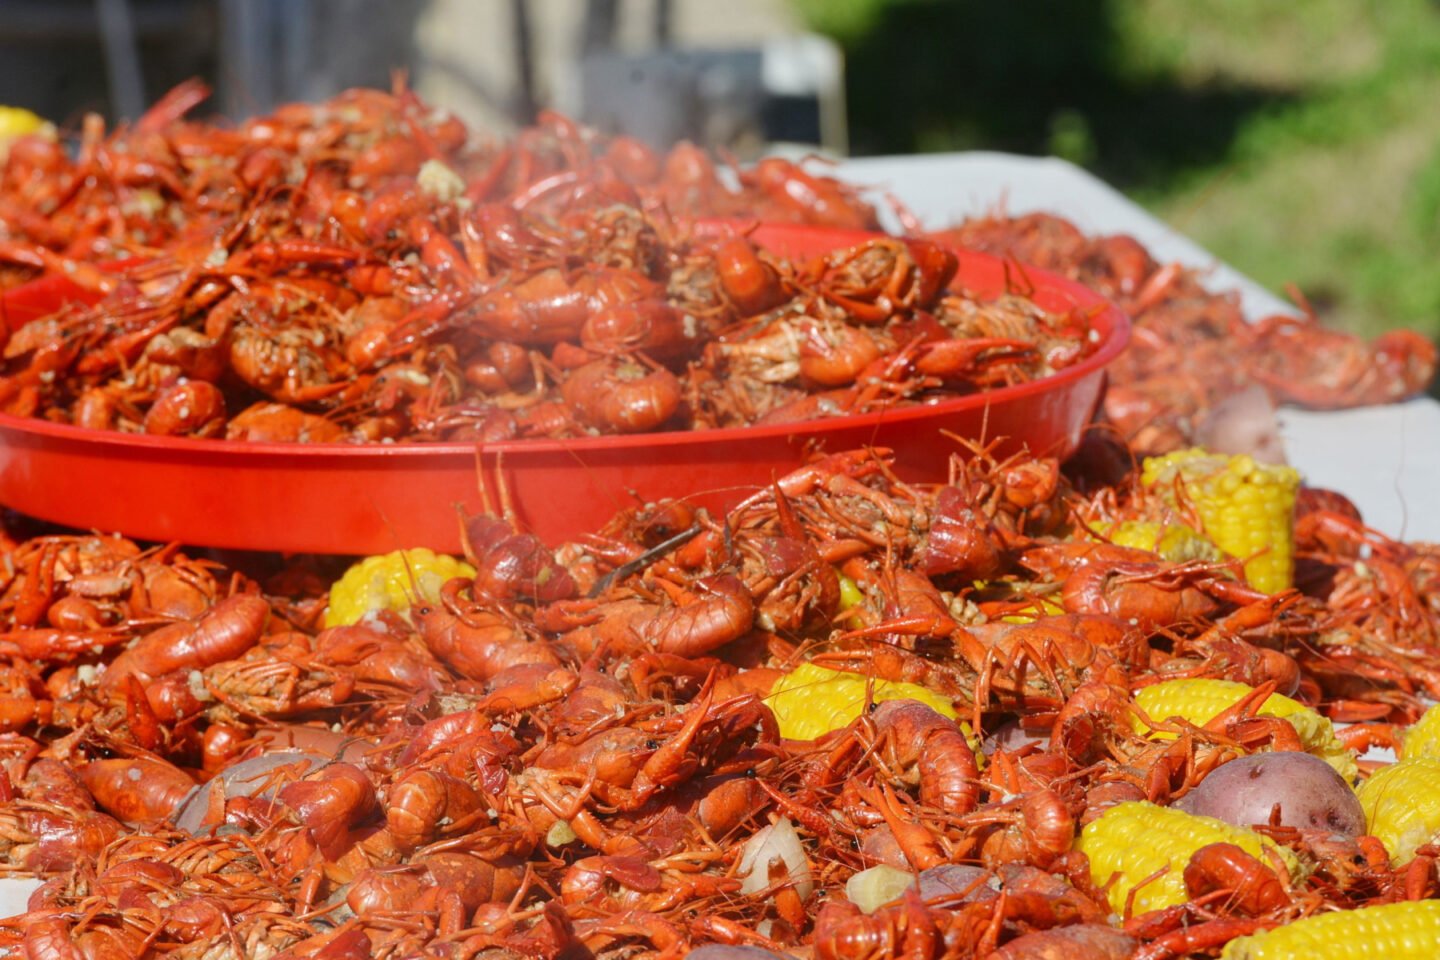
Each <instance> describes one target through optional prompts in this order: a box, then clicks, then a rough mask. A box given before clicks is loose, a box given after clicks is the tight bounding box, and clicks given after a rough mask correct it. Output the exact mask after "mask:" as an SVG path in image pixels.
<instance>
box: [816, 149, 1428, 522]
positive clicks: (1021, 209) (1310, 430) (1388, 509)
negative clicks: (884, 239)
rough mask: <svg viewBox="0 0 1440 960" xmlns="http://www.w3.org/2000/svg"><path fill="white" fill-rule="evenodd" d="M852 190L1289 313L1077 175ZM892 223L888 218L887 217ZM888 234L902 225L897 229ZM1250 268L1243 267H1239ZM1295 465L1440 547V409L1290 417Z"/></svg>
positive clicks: (918, 181) (963, 165)
mask: <svg viewBox="0 0 1440 960" xmlns="http://www.w3.org/2000/svg"><path fill="white" fill-rule="evenodd" d="M837 171H838V174H839V175H840V176H841V177H844V178H845V179H847V180H849V181H851V182H854V183H860V184H865V185H868V186H870V187H872V188H873V189H874V191H875V193H876V196H877V197H879V196H881V195H882V194H883V193H887V192H888V193H890V194H893V195H894V196H895V197H896V198H897V199H899V200H900V201H901V202H902V203H903V204H904V205H905V206H906V207H908V208H909V209H910V210H911V211H912V212H913V213H914V214H916V215H917V216H918V217H919V218H920V219H921V221H922V222H924V224H925V225H926V226H927V227H932V228H934V227H943V226H946V225H949V224H951V223H953V222H955V221H956V220H959V219H961V218H962V217H967V216H975V215H979V214H984V213H988V212H992V211H994V210H996V209H999V208H1003V209H1004V210H1005V211H1006V212H1009V213H1013V214H1022V213H1029V212H1031V211H1036V210H1045V211H1049V212H1052V213H1056V214H1059V215H1061V216H1064V217H1066V218H1068V219H1069V220H1071V221H1073V222H1074V223H1075V225H1076V226H1078V227H1079V228H1080V229H1081V230H1084V231H1085V232H1087V233H1129V234H1132V235H1133V236H1134V237H1135V238H1136V239H1137V240H1139V241H1140V242H1141V243H1143V244H1144V245H1145V246H1146V247H1147V248H1149V250H1150V251H1151V253H1152V254H1153V255H1154V256H1155V258H1156V259H1157V260H1160V261H1162V262H1169V261H1172V260H1173V261H1179V262H1180V263H1183V264H1186V265H1187V266H1191V267H1196V268H1200V269H1204V270H1207V271H1208V282H1209V284H1210V286H1211V288H1212V289H1215V290H1238V291H1239V292H1240V298H1241V304H1242V306H1243V308H1244V310H1245V313H1246V315H1247V316H1248V317H1250V318H1252V319H1253V318H1256V317H1260V316H1265V315H1267V314H1272V313H1279V312H1284V311H1288V310H1293V307H1291V306H1290V305H1289V304H1287V303H1286V302H1285V301H1284V300H1281V299H1280V298H1279V297H1277V296H1275V294H1273V293H1271V292H1270V291H1269V290H1267V289H1265V288H1264V287H1262V286H1260V285H1259V284H1257V283H1255V282H1254V281H1252V280H1250V279H1249V278H1247V277H1246V276H1245V275H1244V274H1242V273H1240V272H1239V271H1238V270H1236V269H1235V268H1233V267H1231V266H1228V265H1226V264H1224V263H1221V262H1220V261H1219V260H1217V259H1216V258H1215V256H1214V255H1213V254H1211V253H1209V252H1208V251H1207V250H1205V249H1204V248H1203V247H1201V246H1199V245H1198V244H1196V243H1195V242H1194V241H1192V240H1190V239H1188V238H1186V237H1184V236H1182V235H1181V234H1179V233H1178V232H1176V231H1175V230H1172V229H1171V228H1170V227H1169V226H1167V225H1166V224H1164V223H1162V222H1161V221H1160V220H1158V219H1156V218H1155V217H1153V216H1151V215H1150V214H1149V213H1147V212H1146V211H1145V210H1143V209H1142V208H1141V207H1139V206H1138V205H1136V204H1134V203H1132V202H1131V201H1130V200H1127V199H1126V198H1125V197H1124V196H1123V195H1121V194H1120V193H1118V192H1117V191H1115V190H1113V189H1112V188H1110V187H1109V186H1107V185H1106V184H1104V183H1103V182H1101V181H1099V180H1097V179H1095V178H1094V177H1092V176H1091V175H1090V174H1088V173H1086V172H1085V171H1084V170H1081V169H1080V168H1079V167H1076V166H1073V165H1072V164H1069V163H1066V162H1065V161H1063V160H1055V159H1037V158H1033V157H1016V156H1010V155H1007V154H1000V153H949V154H929V155H925V156H915V157H871V158H865V159H859V160H847V161H844V162H842V163H840V164H839V165H838V167H837ZM887 215H888V211H887ZM890 226H891V227H895V226H897V224H896V223H895V222H894V218H893V217H891V218H890ZM1240 266H1241V267H1242V268H1243V266H1244V265H1243V264H1241V265H1240ZM1280 419H1281V433H1282V435H1283V437H1284V439H1285V449H1286V453H1287V455H1288V457H1289V459H1290V462H1291V463H1292V464H1294V465H1295V466H1296V467H1297V468H1299V469H1300V471H1301V472H1302V473H1303V474H1304V475H1305V477H1306V479H1307V480H1308V481H1309V482H1310V483H1312V484H1315V485H1318V486H1323V487H1329V488H1331V489H1334V490H1339V491H1340V492H1341V493H1344V494H1345V495H1346V496H1348V497H1350V498H1351V499H1352V500H1354V501H1355V503H1356V505H1357V506H1359V507H1360V510H1361V512H1362V513H1364V515H1365V519H1366V521H1367V522H1369V523H1370V524H1371V525H1372V526H1374V527H1375V528H1377V529H1379V530H1381V531H1382V532H1384V533H1387V534H1389V535H1391V536H1396V537H1402V538H1404V539H1406V540H1428V541H1440V504H1437V502H1436V491H1437V488H1440V403H1436V402H1435V401H1433V400H1430V399H1427V398H1421V399H1416V400H1411V401H1410V402H1408V403H1405V404H1398V405H1394V406H1388V407H1368V408H1365V409H1360V410H1347V411H1342V412H1339V413H1315V412H1311V411H1305V410H1289V409H1287V410H1283V411H1282V412H1281V418H1280Z"/></svg>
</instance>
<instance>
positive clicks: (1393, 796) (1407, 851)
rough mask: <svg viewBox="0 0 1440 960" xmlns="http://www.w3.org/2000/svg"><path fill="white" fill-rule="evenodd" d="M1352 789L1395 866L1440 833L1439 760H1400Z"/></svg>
mask: <svg viewBox="0 0 1440 960" xmlns="http://www.w3.org/2000/svg"><path fill="white" fill-rule="evenodd" d="M1356 793H1357V794H1358V795H1359V797H1360V807H1361V809H1362V810H1364V811H1365V824H1366V827H1367V829H1368V830H1369V832H1370V833H1371V834H1373V835H1374V836H1377V837H1379V838H1380V839H1381V841H1383V842H1384V844H1385V849H1386V850H1389V851H1390V860H1391V862H1393V863H1394V864H1396V865H1397V866H1399V865H1401V864H1405V863H1409V862H1410V861H1411V860H1413V859H1415V848H1416V847H1419V846H1420V845H1421V844H1425V843H1429V842H1431V841H1432V840H1435V839H1436V838H1437V836H1440V760H1437V759H1435V758H1434V757H1412V758H1410V759H1408V760H1401V761H1400V762H1399V763H1395V764H1391V765H1390V766H1388V767H1384V768H1382V769H1380V770H1378V771H1376V772H1375V774H1374V775H1373V776H1372V777H1371V778H1370V779H1369V780H1366V781H1365V782H1364V783H1362V784H1361V785H1360V789H1359V790H1357V791H1356ZM1437 952H1440V951H1437Z"/></svg>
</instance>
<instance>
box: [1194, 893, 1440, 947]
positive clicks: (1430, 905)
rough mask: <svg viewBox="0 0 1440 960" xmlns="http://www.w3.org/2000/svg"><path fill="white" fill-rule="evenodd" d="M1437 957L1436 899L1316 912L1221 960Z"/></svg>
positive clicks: (1252, 939)
mask: <svg viewBox="0 0 1440 960" xmlns="http://www.w3.org/2000/svg"><path fill="white" fill-rule="evenodd" d="M1437 955H1440V900H1415V901H1410V902H1406V903H1386V904H1381V905H1380V906H1376V907H1361V908H1359V909H1358V910H1340V911H1336V912H1334V913H1320V914H1316V915H1315V916H1313V917H1306V918H1304V919H1303V920H1296V921H1295V922H1294V923H1287V924H1286V925H1285V926H1283V927H1276V928H1275V929H1274V930H1269V931H1267V932H1265V933H1257V934H1254V935H1253V936H1249V937H1240V938H1239V939H1236V940H1231V941H1230V942H1229V943H1228V944H1226V945H1225V952H1224V953H1222V954H1221V955H1220V956H1221V958H1222V960H1290V958H1292V957H1305V958H1308V960H1362V958H1365V957H1373V958H1375V960H1430V958H1432V957H1435V956H1437Z"/></svg>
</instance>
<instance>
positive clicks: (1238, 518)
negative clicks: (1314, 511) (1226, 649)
mask: <svg viewBox="0 0 1440 960" xmlns="http://www.w3.org/2000/svg"><path fill="white" fill-rule="evenodd" d="M1141 478H1142V481H1143V482H1144V483H1145V485H1146V486H1150V487H1155V488H1156V489H1157V490H1158V491H1159V492H1160V494H1161V495H1162V496H1170V495H1171V494H1172V493H1176V492H1179V491H1178V490H1177V488H1179V490H1183V496H1184V498H1185V499H1186V500H1188V501H1189V502H1190V503H1191V504H1192V505H1193V506H1194V507H1195V512H1196V513H1197V514H1198V515H1199V518H1200V524H1201V532H1203V533H1204V534H1205V536H1207V537H1209V538H1210V539H1211V540H1212V541H1213V542H1214V543H1215V545H1216V546H1218V547H1219V548H1220V549H1221V550H1224V551H1225V552H1226V553H1228V554H1230V555H1231V556H1233V557H1241V558H1246V559H1247V562H1246V564H1245V578H1246V579H1247V580H1249V581H1250V585H1251V586H1253V587H1255V589H1257V590H1263V591H1265V592H1266V593H1276V592H1278V591H1280V590H1284V589H1286V588H1287V587H1289V586H1290V585H1291V583H1292V582H1293V580H1294V572H1295V560H1294V547H1295V529H1294V528H1295V495H1296V493H1297V492H1298V491H1299V489H1300V475H1299V474H1298V473H1296V472H1295V470H1294V469H1293V468H1291V467H1276V466H1269V465H1267V464H1260V463H1256V462H1255V460H1254V459H1253V458H1251V457H1248V456H1245V455H1243V454H1242V455H1238V456H1232V457H1227V456H1224V455H1221V454H1212V453H1209V452H1207V451H1205V450H1202V449H1199V448H1195V449H1191V450H1181V451H1177V452H1175V453H1167V454H1166V455H1165V456H1163V457H1150V458H1148V459H1146V461H1145V465H1144V469H1143V471H1142V474H1141ZM1261 551H1264V552H1263V553H1261ZM1257 554H1258V556H1257Z"/></svg>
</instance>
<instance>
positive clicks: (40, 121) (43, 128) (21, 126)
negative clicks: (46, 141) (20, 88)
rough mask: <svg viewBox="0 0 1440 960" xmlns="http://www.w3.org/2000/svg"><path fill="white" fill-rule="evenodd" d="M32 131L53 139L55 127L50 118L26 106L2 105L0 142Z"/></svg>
mask: <svg viewBox="0 0 1440 960" xmlns="http://www.w3.org/2000/svg"><path fill="white" fill-rule="evenodd" d="M31 133H38V134H40V135H41V136H44V137H48V138H50V139H52V140H53V139H54V138H55V127H54V126H53V125H51V123H50V122H49V121H48V120H45V119H44V118H43V117H40V116H37V115H36V114H34V113H31V112H30V111H29V110H26V109H25V108H24V107H7V106H4V105H0V142H3V141H8V140H12V139H14V138H15V137H23V136H26V135H27V134H31Z"/></svg>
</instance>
